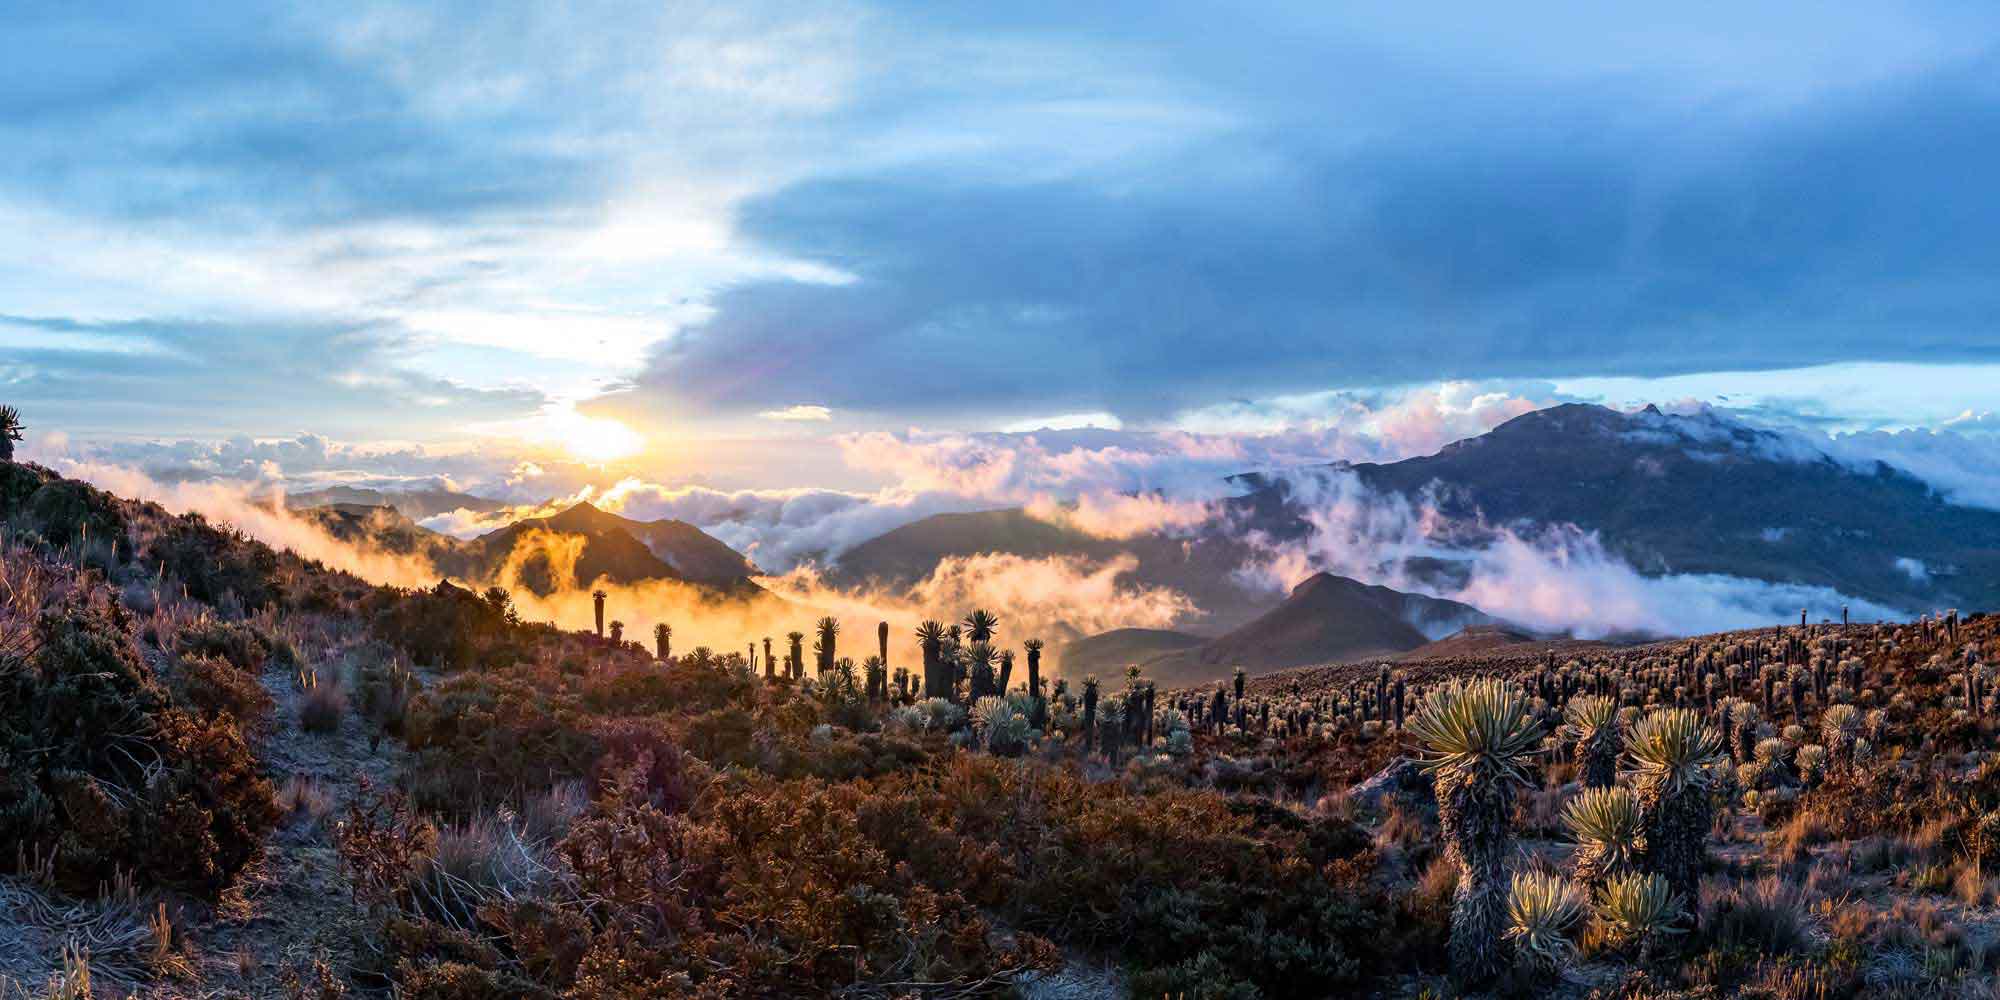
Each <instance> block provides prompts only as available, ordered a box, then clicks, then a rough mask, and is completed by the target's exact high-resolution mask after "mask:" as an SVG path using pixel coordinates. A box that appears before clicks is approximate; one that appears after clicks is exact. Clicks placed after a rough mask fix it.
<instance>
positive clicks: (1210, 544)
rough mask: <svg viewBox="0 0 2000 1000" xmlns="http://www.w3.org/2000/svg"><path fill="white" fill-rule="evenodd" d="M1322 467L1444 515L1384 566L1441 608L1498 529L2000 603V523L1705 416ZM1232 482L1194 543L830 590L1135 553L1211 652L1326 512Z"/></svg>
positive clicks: (957, 545) (1051, 536)
mask: <svg viewBox="0 0 2000 1000" xmlns="http://www.w3.org/2000/svg"><path fill="white" fill-rule="evenodd" d="M1323 468H1324V469H1325V470H1326V471H1327V472H1328V473H1332V474H1338V475H1351V476H1352V477H1353V478H1354V481H1355V483H1356V484H1357V485H1358V487H1360V491H1359V492H1361V493H1363V494H1366V495H1372V496H1374V497H1377V498H1383V499H1387V498H1397V497H1400V498H1402V499H1405V500H1407V501H1409V502H1410V503H1411V504H1412V505H1413V506H1415V507H1419V508H1430V509H1435V510H1436V511H1437V512H1438V513H1439V514H1440V515H1442V517H1443V521H1444V522H1445V523H1447V524H1449V525H1450V527H1449V529H1448V534H1449V537H1450V541H1451V544H1449V545H1435V546H1429V547H1428V551H1429V554H1427V555H1423V556H1415V557H1405V558H1402V560H1401V561H1400V563H1397V564H1394V565H1391V564H1389V563H1387V562H1385V563H1384V565H1383V566H1382V569H1383V571H1384V572H1383V576H1384V577H1385V578H1387V577H1392V576H1393V577H1394V578H1399V579H1406V580H1412V581H1416V582H1417V583H1418V584H1419V585H1422V586H1423V589H1425V590H1430V591H1432V592H1436V593H1449V592H1452V591H1454V590H1456V589H1457V588H1458V587H1459V586H1460V585H1461V584H1462V583H1463V580H1464V575H1465V573H1466V572H1467V571H1468V567H1469V560H1468V558H1467V557H1466V555H1465V554H1464V553H1466V552H1469V551H1470V550H1472V549H1477V548H1479V547H1480V546H1483V545H1485V544H1488V543H1490V542H1492V541H1493V540H1495V539H1496V538H1498V537H1499V531H1500V529H1503V528H1504V529H1509V530H1514V531H1516V532H1518V533H1519V534H1521V535H1522V536H1523V537H1526V538H1529V539H1533V538H1535V537H1537V536H1538V535H1539V534H1541V533H1542V532H1544V531H1547V530H1550V529H1551V528H1553V527H1555V526H1561V525H1573V526H1575V527H1576V528H1578V529H1581V530H1583V531H1585V532H1594V533H1596V536H1597V538H1598V540H1599V541H1600V542H1601V543H1602V544H1603V545H1604V546H1605V548H1606V550H1607V551H1608V552H1609V553H1610V554H1611V555H1613V556H1615V557H1617V558H1619V559H1622V560H1624V561H1625V562H1627V563H1629V564H1630V565H1631V566H1632V567H1633V568H1635V569H1636V570H1638V571H1639V572H1640V573H1642V574H1646V575H1655V576H1657V575H1665V574H1718V575H1726V576H1732V577H1741V578H1745V579H1749V580H1760V581H1769V582H1773V583H1783V584H1799V585H1807V586H1814V587H1824V588H1829V589H1831V590H1835V591H1838V592H1840V593H1842V594H1847V595H1850V596H1852V597H1856V598H1861V599H1865V600H1868V601H1873V602H1875V603H1877V604H1880V605H1883V606H1885V607H1888V608H1891V609H1900V610H1902V611H1905V612H1909V613H1914V612H1918V611H1925V610H1933V609H1938V608H1944V607H1956V606H1968V607H1991V606H1996V605H2000V511H1993V510H1987V509H1983V508H1977V507H1967V506H1962V505H1959V504H1954V503H1951V502H1949V501H1948V500H1947V499H1945V498H1944V497H1943V496H1941V495H1940V494H1939V493H1937V491H1935V490H1933V489H1932V488H1931V487H1930V486H1929V485H1928V484H1926V483H1925V482H1923V481H1922V480H1920V479H1917V478H1916V477H1914V476H1912V475H1910V474H1908V473H1906V472H1903V471H1901V470H1898V469H1895V468H1893V467H1891V466H1888V465H1884V464H1880V463H1872V464H1856V463H1851V462H1844V461H1837V460H1835V459H1833V458H1831V457H1828V456H1827V455H1825V454H1823V453H1821V452H1820V451H1819V450H1818V449H1816V448H1814V447H1813V446H1811V445H1810V444H1808V443H1806V442H1804V441H1803V440H1801V439H1798V438H1794V437H1789V436H1786V435H1783V434H1779V433H1776V432H1772V431H1767V430H1761V429H1757V428H1753V427H1749V426H1746V425H1744V424H1741V423H1738V422H1735V421H1733V420H1730V419H1728V418H1726V417H1723V416H1719V415H1716V414H1714V413H1710V412H1702V413H1697V414H1693V415H1672V414H1665V413H1662V412H1660V411H1659V410H1658V409H1655V408H1652V407H1648V408H1645V409H1642V410H1637V411H1632V412H1625V411H1620V410H1614V409H1610V408H1607V407H1603V406H1593V405H1585V404H1566V405H1561V406H1554V407H1549V408H1546V409H1542V410H1537V411H1535V412H1532V413H1528V414H1524V415H1522V416H1519V417H1516V418H1514V419H1512V420H1509V421H1507V422H1506V423H1504V424H1501V425H1499V426H1498V427H1495V428H1494V429H1493V430H1491V431H1489V432H1487V433H1485V434H1481V435H1479V436H1477V437H1472V438H1468V439H1465V440H1462V441H1457V442H1454V443H1452V444H1450V445H1447V446H1445V447H1444V448H1442V449H1440V450H1439V451H1438V452H1437V453H1436V454H1433V455H1426V456H1421V457H1416V458H1409V459H1405V460H1402V461H1398V462H1388V463H1361V464H1351V465H1350V464H1346V463H1337V464H1332V465H1328V466H1325V467H1323ZM1230 482H1231V483H1232V484H1234V485H1235V486H1236V487H1237V488H1238V489H1240V490H1241V491H1242V493H1241V494H1240V495H1238V496H1236V497H1233V498H1230V499H1228V500H1226V501H1224V502H1223V504H1222V505H1221V513H1220V515H1219V516H1218V517H1217V518H1216V519H1215V521H1213V522H1212V523H1210V524H1209V525H1206V526H1204V527H1203V528H1201V529H1199V530H1197V531H1195V532H1193V533H1192V534H1191V535H1190V536H1188V537H1182V536H1178V535H1176V536H1165V535H1141V536H1139V537H1135V538H1130V539H1123V540H1110V539H1101V538H1096V537H1092V536H1090V535H1087V534H1084V533H1081V532H1078V531H1074V530H1072V529H1069V528H1066V527H1062V526H1059V525H1056V524H1051V523H1048V522H1046V521H1042V520H1038V519H1036V518H1032V517H1030V516H1028V515H1027V514H1026V513H1025V512H1023V511H1021V510H1018V509H1015V510H997V511H987V512H982V513H977V514H950V515H939V516H936V517H931V518H926V519H924V520H922V521H918V522H915V523H913V524H909V525H905V526H903V527H901V528H898V529H896V530H894V531H891V532H888V533H886V534H884V535H882V536H880V537H878V538H876V539H873V540H871V541H869V542H867V543H864V544H862V545H860V546H857V547H855V548H854V549H852V550H850V551H848V552H847V553H846V554H844V555H842V556H841V557H840V559H839V563H838V565H837V567H836V576H835V579H837V580H838V579H842V578H846V579H849V580H861V579H868V578H874V577H879V578H881V579H883V580H885V581H888V582H907V581H911V580H915V579H919V578H921V577H922V575H923V574H924V573H927V572H929V570H930V569H931V568H932V567H934V566H935V565H936V564H937V562H938V560H940V559H942V558H947V557H951V556H964V555H971V554H975V553H980V552H999V553H1011V554H1015V555H1020V556H1025V557H1047V556H1058V557H1076V558H1081V559H1086V560H1089V561H1091V562H1094V563H1102V562H1103V561H1106V560H1109V559H1112V558H1115V557H1117V556H1119V555H1121V554H1129V555H1131V556H1132V557H1134V558H1135V559H1136V560H1137V561H1138V565H1137V566H1136V567H1135V568H1134V569H1133V570H1132V572H1131V573H1130V574H1129V575H1128V578H1127V579H1128V580H1129V582H1132V583H1139V584H1147V585H1154V586H1166V587H1172V588H1174V589H1176V590H1179V591H1181V592H1182V593H1184V594H1186V595H1187V596H1188V597H1189V598H1190V599H1191V600H1193V601H1194V603H1195V604H1196V605H1197V606H1199V607H1200V608H1201V609H1202V611H1203V612H1204V615H1203V616H1201V617H1199V618H1197V619H1194V620H1191V621H1188V622H1185V623H1181V624H1180V625H1177V626H1176V628H1179V629H1183V630H1185V631H1188V632H1192V633H1196V634H1206V635H1215V634H1218V633H1221V632H1226V631H1229V630H1231V629H1235V628H1237V627H1239V626H1242V625H1245V624H1247V623H1249V622H1250V621H1251V620H1252V619H1254V618H1255V617H1256V616H1257V615H1259V614H1261V613H1263V612H1264V611H1267V610H1270V609H1271V607H1272V605H1273V604H1274V603H1275V600H1276V599H1275V597H1274V596H1273V595H1271V594H1269V593H1268V592H1261V591H1257V590H1254V589H1246V588H1245V587H1243V586H1240V585H1239V584H1238V583H1237V579H1238V574H1237V571H1238V570H1239V569H1240V568H1242V567H1243V566H1244V565H1245V564H1246V563H1249V562H1251V561H1252V560H1253V559H1254V557H1255V556H1256V555H1257V551H1258V549H1257V547H1256V546H1255V545H1253V544H1251V540H1252V539H1262V540H1263V541H1264V542H1265V543H1266V544H1269V543H1279V544H1282V543H1285V542H1289V541H1295V540H1298V539H1302V538H1305V537H1308V536H1309V535H1311V534H1312V533H1313V532H1314V530H1315V529H1314V528H1313V527H1312V518H1311V517H1309V516H1308V515H1309V514H1310V513H1312V511H1311V510H1310V509H1309V508H1310V505H1311V504H1313V503H1315V502H1320V501H1318V500H1317V499H1316V497H1315V494H1314V491H1313V490H1312V488H1311V487H1310V485H1309V484H1307V483H1306V477H1302V476H1296V475H1294V476H1290V477H1287V478H1277V477H1272V476H1267V475H1259V474H1245V475H1240V476H1235V477H1232V478H1231V480H1230ZM1349 499H1350V500H1351V499H1352V498H1351V497H1350V498H1349ZM1455 552H1456V553H1457V554H1454V553H1455ZM1817 613H1818V614H1820V615H1821V616H1823V617H1837V616H1838V613H1839V612H1838V610H1837V609H1834V608H1825V609H1819V610H1818V612H1817Z"/></svg>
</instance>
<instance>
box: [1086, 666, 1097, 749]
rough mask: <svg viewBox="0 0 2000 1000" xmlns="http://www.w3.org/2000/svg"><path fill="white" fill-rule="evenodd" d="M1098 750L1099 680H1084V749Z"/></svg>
mask: <svg viewBox="0 0 2000 1000" xmlns="http://www.w3.org/2000/svg"><path fill="white" fill-rule="evenodd" d="M1096 748H1097V678H1096V677H1095V676H1092V677H1085V678H1084V679H1083V749H1084V750H1085V752H1088V751H1091V750H1094V749H1096Z"/></svg>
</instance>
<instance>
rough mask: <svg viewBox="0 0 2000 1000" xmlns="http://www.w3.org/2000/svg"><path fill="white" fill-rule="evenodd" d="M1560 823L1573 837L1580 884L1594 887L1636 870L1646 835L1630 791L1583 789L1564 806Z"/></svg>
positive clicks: (1634, 799)
mask: <svg viewBox="0 0 2000 1000" xmlns="http://www.w3.org/2000/svg"><path fill="white" fill-rule="evenodd" d="M1562 822H1563V825H1564V826H1565V827H1567V828H1568V829H1569V832H1570V835H1571V836H1573V837H1575V838H1576V877H1577V879H1578V880H1579V881H1582V882H1583V883H1585V884H1586V885H1590V886H1592V887H1597V886H1601V885H1603V884H1604V883H1605V882H1606V881H1607V880H1609V879H1612V878H1616V877H1618V876H1620V875H1629V874H1631V873H1632V872H1635V871H1637V870H1638V868H1639V861H1640V859H1641V858H1642V857H1643V856H1644V854H1645V850H1646V834H1645V827H1644V820H1643V818H1642V817H1641V816H1640V815H1639V800H1638V799H1637V798H1636V797H1634V796H1633V794H1632V793H1631V791H1630V790H1628V789H1624V788H1586V789H1584V790H1583V791H1582V792H1579V793H1578V794H1577V795H1576V797H1575V798H1572V799H1570V800H1569V804H1568V805H1566V806H1564V807H1563V813H1562Z"/></svg>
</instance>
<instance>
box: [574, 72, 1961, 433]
mask: <svg viewBox="0 0 2000 1000" xmlns="http://www.w3.org/2000/svg"><path fill="white" fill-rule="evenodd" d="M1224 44H1225V45H1226V44H1227V43H1224ZM1279 61H1280V62H1283V60H1279ZM1334 63H1335V64H1334V65H1330V66H1328V67H1326V68H1325V69H1324V70H1323V72H1322V73H1320V74H1319V76H1318V77H1317V86H1301V87H1299V88H1298V89H1294V90H1293V91H1292V92H1291V93H1292V100H1291V101H1290V103H1288V104H1286V103H1282V102H1274V101H1272V100H1271V95H1269V94H1268V93H1264V92H1262V91H1260V92H1259V93H1258V94H1257V95H1256V96H1255V99H1252V100H1246V101H1244V102H1242V103H1241V104H1240V105H1237V107H1239V108H1240V109H1247V110H1246V115H1247V117H1246V120H1245V121H1244V122H1243V123H1242V125H1241V126H1240V127H1233V128H1228V129H1224V130H1220V131H1217V132H1214V133H1211V134H1206V135H1202V136H1199V137H1198V138H1196V139H1192V140H1190V141H1189V142H1187V143H1184V144H1181V145H1179V146H1177V147H1175V148H1174V149H1172V150H1171V152H1170V153H1166V154H1160V153H1155V154H1153V155H1149V156H1147V157H1144V158H1142V159H1137V160H1131V159H1128V160H1123V161H1120V162H1117V163H1116V164H1115V165H1112V166H1106V167H1102V168H1099V169H1090V170H1081V171H1073V172H1068V173H1063V174H1061V175H1059V176H1054V177H1038V176H1036V175H1035V172H1033V171H1026V170H1023V171H1019V172H1018V173H1010V172H1009V171H1003V170H994V169H990V168H989V167H987V166H985V165H983V164H980V163H978V162H975V161H969V160H967V161H959V162H955V163H952V162H947V163H929V164H926V165H925V169H923V170H908V169H903V170H896V171H883V172H850V173H848V174H847V175H845V176H842V177H839V178H835V179H821V180H815V181H810V182H804V183H799V184H796V185H793V186H791V187H788V188H786V189H783V190H780V191H777V192H774V193H772V194H769V195H767V196H764V197H762V198H759V199H757V200H755V201H753V202H752V203H750V204H749V205H748V206H747V207H746V209H745V211H744V212H743V215H742V225H743V229H744V232H745V233H746V235H747V236H749V237H750V238H751V239H752V240H754V241H755V242H757V243H758V244H760V245H762V246H765V247H768V248H770V249H772V250H773V251H775V252H780V253H784V254H788V255H795V256H799V257H804V258H806V259H810V260H816V261H821V262H824V263H827V264H830V265H832V266H835V267H837V268H840V269H843V270H845V271H847V272H848V273H850V274H852V275H853V276H854V278H855V280H854V281H852V282H851V283H848V284H841V285H834V284H810V283H801V282H795V281H784V280H768V281H761V282H756V283H752V284H746V285H740V286H737V287H735V288H733V289H730V290H728V291H727V292H725V293H723V294H721V295H720V296H719V297H718V298H717V299H716V300H715V303H714V304H715V305H716V308H717V311H716V313H715V315H714V316H713V318H712V319H711V320H710V321H708V322H707V323H706V324H704V325H702V326H699V327H696V328H693V329H691V330H688V331H686V332H685V334H684V335H683V336H681V337H680V338H678V339H676V340H673V341H670V342H668V343H664V344H662V345H660V346H659V347H657V348H656V349H655V352H654V354H653V356H652V358H651V359H650V363H649V365H648V367H647V369H646V371H645V373H644V374H643V375H641V376H640V377H639V378H638V379H637V380H636V381H635V384H634V386H633V387H632V388H631V389H629V390H628V391H627V392H625V393H623V394H620V395H618V396H615V397H613V398H612V399H608V400H606V401H605V403H606V404H607V405H611V406H617V407H629V408H636V409H645V408H648V407H653V406H660V407H675V406H679V407H683V408H686V409H690V410H700V409H707V408H713V407H734V408H738V409H749V408H763V407H764V406H765V404H766V403H767V402H768V398H766V396H765V395H764V394H765V393H775V394H777V395H779V396H782V398H784V399H804V400H811V401H813V402H816V403H820V404H823V405H827V406H830V407H832V408H833V409H834V410H835V411H836V412H840V411H847V412H856V411H859V412H877V413H887V414H908V415H911V416H926V415H936V414H939V413H947V412H948V413H954V414H959V413H964V412H966V411H967V408H968V407H970V408H972V409H973V410H978V409H980V408H984V409H986V410H989V411H992V412H999V413H1006V412H1014V413H1018V412H1024V411H1026V412H1070V411H1081V410H1109V411H1111V412H1114V413H1117V414H1119V415H1121V416H1125V417H1128V418H1130V417H1140V418H1147V417H1161V416H1165V415H1168V414H1170V413H1172V412H1174V411H1175V410H1177V409H1179V408H1181V407H1185V406H1191V405H1199V404H1203V403H1208V402H1213V401H1215V400H1217V399H1224V398H1233V397H1240V396H1244V395H1257V394H1268V393H1280V392H1290V391H1300V390H1305V389H1310V388H1313V387H1321V386H1326V385H1360V384H1369V383H1393V382H1407V381H1418V380H1428V379H1438V378H1496V377H1528V376H1547V375H1553V374H1561V375H1595V374H1624V375H1639V376H1659V375H1670V374H1679V373H1690V372H1703V371H1715V370H1736V369H1759V368H1783V367H1793V366H1799V365H1808V364H1817V363H1824V362H1833V361H1855V360H1916V361H1933V362H1956V361H1970V360H1981V361H1991V360H1994V359H1995V358H1996V357H1997V356H2000V287H1996V286H1994V285H1993V284H1992V283H1991V282H1990V281H1989V280H1986V279H1985V276H1986V275H1989V274H1991V273H1992V271H1993V269H1994V267H1995V266H1996V265H2000V194H1996V193H1994V191H1993V190H1992V188H1991V186H1990V185H1988V184H1984V183H1982V181H1981V178H1982V176H1983V175H1984V174H1985V173H1986V172H1987V171H1988V170H1989V169H1990V167H1991V165H1992V164H1993V163H1996V162H2000V72H1996V62H1995V60H1994V58H1993V57H1992V56H1991V55H1983V54H1982V55H1977V56H1973V57H1966V58H1960V59H1955V60H1953V61H1951V62H1949V63H1948V64H1941V65H1930V66H1924V67H1921V68H1920V69H1919V70H1917V71H1913V72H1908V73H1898V74H1893V75H1890V76H1888V77H1887V78H1885V79H1879V80H1874V81H1869V82H1868V83H1867V85H1865V86H1862V85H1855V86H1842V87H1826V88H1821V89H1816V90H1813V91H1812V92H1810V93H1808V94H1806V95H1804V96H1802V97H1798V96H1793V97H1789V98H1788V99H1787V100H1785V101H1781V102H1768V103H1757V104H1755V105H1754V106H1750V107H1739V106H1737V105H1736V104H1733V103H1731V102H1728V101H1720V102H1700V101H1694V102H1690V101H1687V100H1678V99H1667V97H1666V96H1663V94H1662V93H1661V88H1660V87H1659V86H1658V85H1657V82H1656V81H1654V80H1652V79H1650V78H1640V79H1626V78H1619V77H1612V78H1608V79H1606V80H1603V81H1599V82H1598V83H1597V84H1596V85H1593V86H1588V87H1578V86H1573V85H1568V84H1564V85H1560V86H1557V85H1551V84H1548V83H1546V82H1542V81H1537V80H1535V79H1533V78H1532V77H1531V76H1529V75H1526V74H1522V75H1519V76H1504V75H1500V76H1496V75H1492V74H1476V73H1463V74H1453V73H1450V72H1441V71H1438V70H1437V69H1436V68H1435V67H1432V66H1428V65H1426V66H1410V65H1400V66H1399V65H1395V64H1393V63H1390V62H1385V61H1384V60H1382V59H1379V58H1378V59H1374V60H1370V61H1369V62H1368V64H1367V65H1368V68H1369V71H1370V72H1371V73H1374V74H1379V75H1377V76H1374V77H1372V78H1371V79H1369V80H1367V81H1366V83H1367V86H1366V87H1365V88H1360V89H1357V88H1355V87H1354V86H1352V84H1353V83H1354V81H1353V80H1351V79H1350V76H1351V74H1350V72H1349V70H1350V69H1351V67H1344V66H1342V65H1339V60H1334ZM1278 72H1281V73H1283V74H1284V75H1288V76H1290V75H1293V74H1295V73H1296V72H1297V67H1296V66H1290V67H1281V68H1280V70H1279V71H1278ZM1293 82H1294V83H1295V84H1299V83H1303V82H1306V81H1300V80H1297V79H1294V80H1293ZM1225 103H1226V102H1225ZM1357 106H1358V110H1357ZM1316 108H1317V109H1323V110H1324V112H1325V114H1324V118H1323V123H1322V125H1321V127H1319V128H1313V127H1311V125H1310V122H1311V119H1312V117H1313V116H1312V111H1313V109H1316ZM1259 116H1261V117H1259ZM1385 120H1393V121H1394V122H1395V125H1394V127H1389V128H1385V127H1383V126H1382V122H1383V121H1385ZM1348 125H1351V126H1352V131H1351V132H1350V131H1345V130H1344V127H1345V126H1348Z"/></svg>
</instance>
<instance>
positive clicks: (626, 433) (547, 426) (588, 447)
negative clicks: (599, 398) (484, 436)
mask: <svg viewBox="0 0 2000 1000" xmlns="http://www.w3.org/2000/svg"><path fill="white" fill-rule="evenodd" d="M537 423H538V424H539V425H540V426H539V427H537V428H536V430H537V432H538V433H537V434H536V436H537V437H539V438H542V439H544V440H546V441H548V442H549V443H551V444H554V445H557V446H559V447H561V448H562V449H563V450H564V451H567V452H569V453H570V455H571V456H573V457H574V458H576V460H577V461H580V462H591V463H596V464H603V463H605V462H612V461H616V460H618V459H621V458H629V457H631V456H633V455H636V454H638V453H639V452H640V451H641V450H642V449H644V448H645V447H646V439H645V438H644V437H642V436H640V434H639V432H638V431H635V430H633V429H632V428H630V427H627V426H625V425H624V424H622V423H619V422H618V421H616V420H612V419H610V418H608V417H586V416H584V415H583V414H581V413H578V412H576V411H575V410H572V409H563V410H556V411H553V412H551V413H548V414H545V415H543V416H542V417H541V419H540V420H538V421H537Z"/></svg>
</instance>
